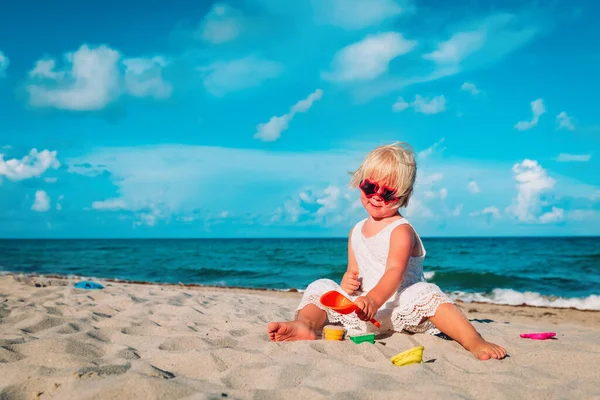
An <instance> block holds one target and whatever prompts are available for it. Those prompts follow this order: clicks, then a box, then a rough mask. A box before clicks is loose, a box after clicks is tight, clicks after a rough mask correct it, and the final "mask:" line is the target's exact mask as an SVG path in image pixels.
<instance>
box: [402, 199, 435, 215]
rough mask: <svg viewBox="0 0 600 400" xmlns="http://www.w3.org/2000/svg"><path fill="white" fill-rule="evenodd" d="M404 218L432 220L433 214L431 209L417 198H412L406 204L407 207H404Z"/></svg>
mask: <svg viewBox="0 0 600 400" xmlns="http://www.w3.org/2000/svg"><path fill="white" fill-rule="evenodd" d="M406 216H408V217H410V218H422V219H427V218H432V217H433V212H431V209H430V208H429V207H428V206H427V205H426V204H425V203H424V202H423V201H422V200H420V199H419V198H418V197H416V196H414V197H411V199H410V200H409V202H408V207H406Z"/></svg>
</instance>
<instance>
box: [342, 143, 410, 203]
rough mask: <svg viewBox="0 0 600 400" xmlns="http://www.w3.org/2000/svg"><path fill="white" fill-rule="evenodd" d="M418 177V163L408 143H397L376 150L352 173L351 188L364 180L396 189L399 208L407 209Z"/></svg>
mask: <svg viewBox="0 0 600 400" xmlns="http://www.w3.org/2000/svg"><path fill="white" fill-rule="evenodd" d="M416 176H417V162H416V161H415V156H414V152H413V149H412V148H411V147H410V145H409V144H408V143H403V142H395V143H392V144H388V145H384V146H379V147H376V148H374V149H373V150H371V151H370V152H369V154H367V156H366V157H365V159H364V160H363V162H362V164H360V167H359V168H358V169H357V170H356V171H355V172H354V173H352V178H351V179H350V187H353V188H357V187H359V186H360V183H361V182H362V181H363V180H364V179H371V180H374V181H377V182H378V183H380V184H382V185H387V186H389V187H390V188H392V189H396V196H398V198H399V199H400V201H399V203H398V204H399V206H398V207H406V206H407V205H408V201H409V199H410V196H411V194H412V191H413V185H414V184H415V178H416Z"/></svg>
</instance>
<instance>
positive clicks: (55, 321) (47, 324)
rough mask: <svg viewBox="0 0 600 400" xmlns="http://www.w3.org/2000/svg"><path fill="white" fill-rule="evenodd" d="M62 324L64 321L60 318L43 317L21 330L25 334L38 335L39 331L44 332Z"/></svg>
mask: <svg viewBox="0 0 600 400" xmlns="http://www.w3.org/2000/svg"><path fill="white" fill-rule="evenodd" d="M64 323H65V321H64V320H63V319H61V318H52V317H43V318H42V320H41V321H39V322H37V323H35V324H33V325H30V326H28V327H25V328H21V330H22V331H23V332H27V333H38V332H41V331H45V330H46V329H50V328H54V327H55V326H59V325H62V324H64Z"/></svg>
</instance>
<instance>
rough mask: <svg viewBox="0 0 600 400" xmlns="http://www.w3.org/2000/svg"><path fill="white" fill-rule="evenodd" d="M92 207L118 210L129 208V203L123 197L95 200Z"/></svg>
mask: <svg viewBox="0 0 600 400" xmlns="http://www.w3.org/2000/svg"><path fill="white" fill-rule="evenodd" d="M92 208H93V209H94V210H108V211H117V210H127V209H128V207H127V204H126V203H125V202H124V201H123V200H122V199H107V200H102V201H94V202H93V203H92Z"/></svg>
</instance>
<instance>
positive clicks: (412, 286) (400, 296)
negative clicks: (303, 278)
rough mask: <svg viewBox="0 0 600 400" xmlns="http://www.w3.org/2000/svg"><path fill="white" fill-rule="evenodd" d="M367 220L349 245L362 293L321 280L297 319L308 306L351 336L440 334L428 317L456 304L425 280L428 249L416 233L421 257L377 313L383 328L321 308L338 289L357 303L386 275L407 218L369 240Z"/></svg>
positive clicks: (310, 288) (302, 303)
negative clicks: (394, 236)
mask: <svg viewBox="0 0 600 400" xmlns="http://www.w3.org/2000/svg"><path fill="white" fill-rule="evenodd" d="M365 221H366V219H364V220H362V221H360V222H359V223H357V224H356V225H355V227H354V229H353V230H352V236H351V238H350V244H351V246H352V250H353V252H354V256H355V258H356V262H357V264H358V270H359V279H362V287H361V290H362V291H357V292H355V293H354V295H352V296H351V295H348V294H347V293H346V292H345V291H344V290H343V289H342V288H341V287H340V286H339V285H338V284H337V283H336V282H334V281H332V280H331V279H319V280H317V281H314V282H313V283H311V284H310V285H308V287H307V288H306V290H305V291H304V295H303V296H302V300H301V301H300V304H299V305H298V308H297V309H296V311H295V315H294V318H296V317H297V315H298V312H299V311H300V309H302V308H303V307H305V306H306V305H308V304H315V305H316V306H317V307H319V308H321V309H322V310H325V311H326V312H327V320H328V322H329V323H336V322H341V323H342V325H343V326H344V328H346V330H347V331H348V333H349V334H358V333H365V332H374V333H376V332H380V331H381V332H383V331H390V330H391V331H397V332H400V331H402V330H406V331H409V332H426V333H429V334H432V335H434V334H438V333H439V330H437V329H436V328H435V326H434V325H433V324H432V323H431V322H430V321H429V320H428V319H427V318H429V317H431V316H433V315H435V312H436V311H437V308H438V307H439V305H440V304H443V303H450V304H454V302H453V301H452V300H451V299H450V298H449V297H448V296H447V295H446V294H445V293H444V292H442V291H441V290H440V288H439V287H438V286H437V285H435V284H433V283H429V282H426V281H425V277H424V275H423V259H424V258H425V248H424V247H423V242H422V241H421V238H419V235H418V234H417V233H416V231H415V235H416V239H417V241H418V243H419V246H420V247H421V255H420V256H418V257H412V256H411V257H410V260H409V262H408V266H407V267H406V272H405V274H404V278H403V279H402V282H401V283H400V287H399V288H398V290H397V292H396V293H394V294H393V295H392V296H391V297H390V298H389V299H388V301H387V302H386V303H384V305H383V306H382V307H381V308H380V309H379V310H378V311H377V314H376V315H375V319H376V320H378V321H379V322H380V323H381V328H379V329H378V328H376V327H375V326H374V325H373V324H372V323H370V322H368V321H367V322H365V321H361V320H360V319H358V317H357V316H356V313H351V314H347V315H342V314H339V313H337V312H335V311H332V310H330V309H328V308H326V307H324V306H322V305H321V303H320V301H319V299H320V298H321V295H322V294H324V293H325V292H328V291H330V290H337V291H338V292H340V293H342V294H343V295H345V296H346V297H348V298H349V299H351V300H354V299H356V298H357V297H359V296H361V295H364V294H366V293H368V292H369V291H370V290H371V289H373V288H374V287H375V285H377V283H378V282H379V279H381V277H382V276H383V273H384V272H385V267H386V263H387V257H388V252H389V248H390V236H391V233H392V230H393V229H394V228H395V227H397V226H399V225H402V224H409V222H408V221H407V220H406V219H405V218H401V219H399V220H396V221H394V222H392V223H391V224H389V225H388V226H386V227H385V228H383V229H382V230H381V231H380V232H379V233H377V234H376V235H374V236H372V237H368V238H367V237H365V236H364V235H363V233H362V228H363V225H364V223H365Z"/></svg>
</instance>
